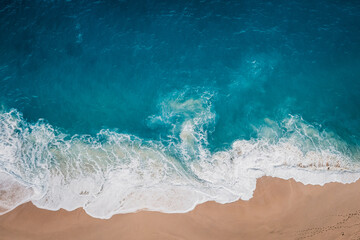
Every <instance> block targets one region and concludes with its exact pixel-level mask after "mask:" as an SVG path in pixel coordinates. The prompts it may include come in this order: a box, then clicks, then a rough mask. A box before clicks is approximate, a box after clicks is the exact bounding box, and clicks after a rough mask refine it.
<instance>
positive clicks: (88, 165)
mask: <svg viewBox="0 0 360 240" xmlns="http://www.w3.org/2000/svg"><path fill="white" fill-rule="evenodd" d="M213 96H214V94H213V93H210V92H205V93H204V92H201V93H199V92H196V93H195V94H194V93H193V92H192V93H188V92H187V91H184V92H181V93H180V94H179V93H174V94H170V95H169V96H167V97H165V98H164V99H163V101H162V102H161V103H160V104H159V114H158V115H153V116H150V117H149V118H148V119H147V124H148V126H149V127H153V128H156V127H164V128H167V129H168V137H167V139H165V140H148V139H141V138H139V137H137V136H133V135H129V134H121V133H119V132H117V131H111V130H107V129H103V130H101V131H100V132H99V133H98V134H97V135H95V136H89V135H74V136H69V135H67V134H65V133H63V132H61V131H60V130H57V129H55V128H54V127H53V126H51V125H50V124H48V123H46V122H45V121H43V120H39V121H38V122H37V123H29V122H27V121H26V120H24V118H23V117H22V114H21V113H20V112H18V111H17V110H15V109H12V110H10V111H5V112H3V113H1V114H0V192H1V194H0V211H1V212H2V213H6V212H8V211H10V210H12V209H14V208H15V207H16V206H18V205H20V204H22V203H24V202H28V201H31V202H33V203H34V204H35V205H36V206H37V207H39V208H44V209H49V210H57V209H60V208H64V209H66V210H73V209H76V208H79V207H82V208H83V209H84V210H85V211H86V212H87V213H88V214H89V215H91V216H93V217H97V218H110V217H111V216H112V215H114V214H118V213H129V212H135V211H138V210H151V211H161V212H168V213H174V212H186V211H190V210H192V209H193V208H194V207H195V206H196V205H197V204H199V203H203V202H206V201H211V200H213V201H217V202H219V203H228V202H233V201H236V200H238V199H243V200H247V199H250V198H251V197H252V194H253V192H254V190H255V187H256V180H257V179H258V178H260V177H262V176H273V177H279V178H283V179H289V178H294V179H295V180H296V181H300V182H302V183H304V184H320V185H323V184H325V183H328V182H341V183H350V182H354V181H356V180H357V179H359V178H360V168H359V164H358V163H357V162H356V161H355V160H356V159H357V157H358V156H356V155H354V154H352V153H351V152H350V151H349V146H348V145H347V143H346V142H345V141H343V140H342V139H341V138H340V137H339V136H337V135H336V134H335V133H333V132H330V131H327V130H320V129H319V128H317V127H316V126H313V125H311V124H309V123H307V122H306V121H304V120H303V119H302V118H301V117H300V116H290V115H289V116H288V117H287V118H285V119H283V120H282V121H280V122H275V121H273V120H271V119H264V123H263V124H262V125H261V126H260V127H258V128H257V138H253V139H250V140H241V139H239V140H236V141H234V142H233V143H232V145H231V147H229V148H228V149H225V150H223V151H216V152H212V151H211V150H210V147H209V143H208V134H209V131H212V130H213V128H214V123H215V120H216V114H215V112H214V111H213V107H212V104H211V103H212V98H213ZM354 159H355V160H354Z"/></svg>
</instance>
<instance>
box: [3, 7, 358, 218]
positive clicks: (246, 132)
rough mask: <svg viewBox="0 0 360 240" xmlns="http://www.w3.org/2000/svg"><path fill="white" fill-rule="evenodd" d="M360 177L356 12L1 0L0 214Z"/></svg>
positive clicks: (143, 204) (202, 197)
mask: <svg viewBox="0 0 360 240" xmlns="http://www.w3.org/2000/svg"><path fill="white" fill-rule="evenodd" d="M262 176H273V177H279V178H283V179H290V178H293V179H295V180H296V181H300V182H302V183H304V184H319V185H323V184H325V183H328V182H341V183H350V182H354V181H356V180H357V179H359V178H360V2H359V1H340V0H339V1H336V0H319V1H307V0H288V1H250V0H246V1H245V0H229V1H220V0H210V1H206V0H202V1H193V0H183V1H162V0H156V1H155V0H132V1H130V0H129V1H127V0H118V1H115V0H109V1H106V0H98V1H92V0H86V1H85V0H78V1H75V0H73V1H70V0H33V1H20V0H12V1H1V2H0V193H1V196H0V212H2V213H5V212H8V211H10V210H12V209H14V208H15V207H16V206H18V205H20V204H22V203H24V202H28V201H31V202H32V203H34V204H35V205H36V206H37V207H39V208H44V209H49V210H58V209H60V208H63V209H67V210H73V209H76V208H79V207H82V208H84V210H85V211H86V212H87V213H88V214H89V215H91V216H93V217H97V218H110V217H111V216H112V215H114V214H119V213H128V212H135V211H138V210H151V211H161V212H169V213H173V212H186V211H190V210H192V209H193V208H194V207H195V206H196V205H197V204H200V203H203V202H206V201H217V202H219V203H228V202H233V201H236V200H238V199H243V200H247V199H250V198H251V197H252V195H253V192H254V190H255V188H256V180H257V179H258V178H260V177H262Z"/></svg>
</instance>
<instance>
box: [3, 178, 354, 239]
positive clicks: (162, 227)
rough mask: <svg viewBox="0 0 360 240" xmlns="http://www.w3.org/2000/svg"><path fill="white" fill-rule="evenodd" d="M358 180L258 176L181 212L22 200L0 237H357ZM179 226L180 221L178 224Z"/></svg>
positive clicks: (5, 221)
mask: <svg viewBox="0 0 360 240" xmlns="http://www.w3.org/2000/svg"><path fill="white" fill-rule="evenodd" d="M359 199H360V180H358V181H357V182H355V183H349V184H342V183H327V184H325V185H324V186H318V185H304V184H302V183H299V182H295V181H294V180H293V179H290V180H283V179H279V178H273V177H262V178H260V179H258V180H257V186H256V189H255V192H254V196H253V198H251V199H250V200H248V201H243V200H238V201H236V202H233V203H227V204H220V203H216V202H206V203H203V204H200V205H198V206H196V207H195V209H194V210H192V211H190V212H187V213H161V212H151V211H139V212H136V213H127V214H118V215H114V216H113V217H112V218H110V219H97V218H93V217H91V216H89V215H87V214H86V213H85V211H84V210H83V209H82V208H80V209H76V210H74V211H71V212H68V211H66V210H63V209H61V210H58V211H50V210H44V209H39V208H36V207H35V206H34V205H33V204H32V203H25V204H22V205H20V206H18V207H17V208H15V209H14V210H12V211H10V212H8V213H6V214H4V215H1V216H0V239H1V240H3V239H4V240H5V239H14V240H16V239H19V240H21V239H356V240H357V239H360V202H359ZM180 226H181V227H180Z"/></svg>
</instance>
